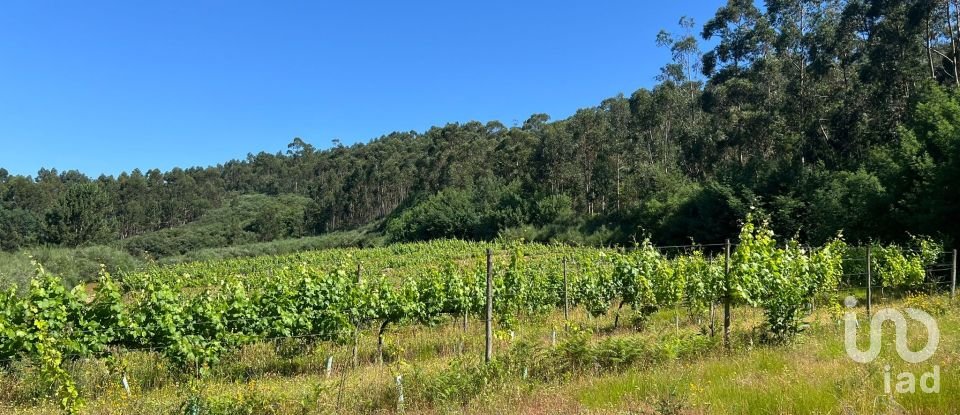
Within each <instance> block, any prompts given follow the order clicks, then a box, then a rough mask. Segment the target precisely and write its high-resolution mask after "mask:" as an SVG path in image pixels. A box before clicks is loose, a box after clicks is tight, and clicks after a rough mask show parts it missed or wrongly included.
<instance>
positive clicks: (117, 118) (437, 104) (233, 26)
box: [0, 0, 723, 177]
mask: <svg viewBox="0 0 960 415" xmlns="http://www.w3.org/2000/svg"><path fill="white" fill-rule="evenodd" d="M721 3H723V1H722V0H697V1H686V2H667V1H663V2H660V1H657V2H647V1H637V0H622V1H621V0H617V1H592V2H588V1H570V2H564V1H522V0H508V1H501V0H493V1H491V0H485V1H474V2H462V1H450V0H447V1H432V2H426V1H414V0H411V1H395V0H394V1H383V2H372V1H342V2H329V1H319V0H314V1H302V2H291V1H261V2H250V1H236V0H233V1H203V0H192V1H172V0H164V1H127V0H122V1H121V0H118V1H95V0H88V1H72V2H67V1H47V0H7V1H4V3H3V7H2V8H0V167H3V168H6V169H7V170H9V171H10V172H11V173H15V174H30V175H34V174H35V173H36V171H37V170H38V169H39V168H40V167H54V168H57V169H58V170H61V171H63V170H68V169H78V170H80V171H82V172H84V173H86V174H88V175H90V176H94V177H95V176H97V175H99V174H101V173H106V174H114V175H115V174H118V173H119V172H121V171H129V170H132V169H133V168H141V169H143V170H146V169H149V168H155V167H156V168H161V169H164V170H166V169H169V168H171V167H174V166H181V167H187V166H195V165H199V166H207V165H215V164H218V163H222V162H225V161H228V160H230V159H237V158H244V157H246V155H247V153H257V152H260V151H268V152H277V151H282V150H285V149H286V144H287V143H289V142H290V141H291V140H292V139H293V137H302V138H303V139H304V140H306V141H307V142H310V143H312V144H314V145H315V146H317V147H320V148H327V147H329V146H330V145H331V141H332V140H333V139H340V140H341V141H343V142H344V143H346V144H349V143H354V142H358V141H360V142H363V141H368V140H370V139H372V138H375V137H378V136H380V135H383V134H386V133H389V132H391V131H409V130H416V131H423V130H425V129H427V128H429V127H430V126H433V125H443V124H446V123H448V122H465V121H470V120H480V121H489V120H500V121H501V122H503V123H504V124H507V125H512V124H514V123H522V122H523V120H525V119H526V118H527V117H528V116H529V115H530V114H533V113H538V112H544V113H547V114H549V115H550V116H551V117H553V118H554V119H559V118H564V117H567V116H569V115H570V114H572V113H573V112H574V111H576V109H577V108H582V107H587V106H593V105H596V104H598V103H599V101H600V100H602V99H603V98H606V97H610V96H614V95H616V94H617V93H624V94H627V95H629V94H630V93H631V92H633V91H634V90H636V89H637V88H640V87H649V86H652V85H653V84H654V83H655V79H654V78H655V76H656V75H657V74H658V72H659V68H660V66H662V65H663V64H664V63H665V62H667V61H668V59H669V53H668V51H666V50H663V49H660V48H657V47H656V45H655V41H654V40H655V36H656V33H657V32H658V31H659V30H660V29H661V28H665V29H668V30H678V29H677V21H678V20H679V18H680V17H681V16H683V15H687V16H691V17H693V18H694V19H695V20H696V22H697V24H698V25H700V24H702V23H703V22H704V21H706V19H707V18H709V17H710V16H712V14H713V12H714V11H715V10H716V9H717V7H719V6H720V4H721Z"/></svg>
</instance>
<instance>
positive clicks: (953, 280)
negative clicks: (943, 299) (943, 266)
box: [950, 249, 957, 299]
mask: <svg viewBox="0 0 960 415" xmlns="http://www.w3.org/2000/svg"><path fill="white" fill-rule="evenodd" d="M956 296H957V250H956V249H954V250H953V265H952V266H951V267H950V299H953V298H954V297H956Z"/></svg>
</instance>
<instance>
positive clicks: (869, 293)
mask: <svg viewBox="0 0 960 415" xmlns="http://www.w3.org/2000/svg"><path fill="white" fill-rule="evenodd" d="M870 254H871V252H870V245H867V317H868V318H869V317H870V316H871V315H872V314H871V312H870V309H871V308H872V306H873V275H872V273H873V269H872V268H873V264H871V259H870Z"/></svg>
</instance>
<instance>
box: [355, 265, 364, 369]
mask: <svg viewBox="0 0 960 415" xmlns="http://www.w3.org/2000/svg"><path fill="white" fill-rule="evenodd" d="M362 271H363V264H361V263H360V262H359V261H358V262H357V288H358V289H359V287H360V284H361V282H362V281H361V276H362V275H363V274H362ZM357 323H358V325H357V327H356V328H355V329H356V332H354V333H353V367H357V366H360V358H359V352H360V326H359V322H357Z"/></svg>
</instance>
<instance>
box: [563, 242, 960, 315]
mask: <svg viewBox="0 0 960 415" xmlns="http://www.w3.org/2000/svg"><path fill="white" fill-rule="evenodd" d="M954 258H956V251H954ZM954 265H956V261H954ZM954 268H956V267H954ZM567 320H570V297H569V296H568V295H567V257H563V321H567Z"/></svg>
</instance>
